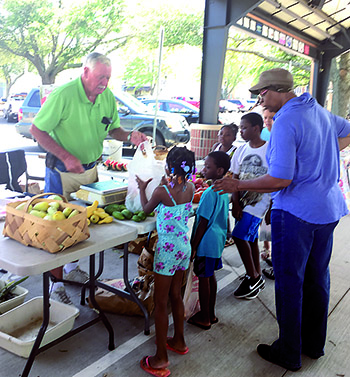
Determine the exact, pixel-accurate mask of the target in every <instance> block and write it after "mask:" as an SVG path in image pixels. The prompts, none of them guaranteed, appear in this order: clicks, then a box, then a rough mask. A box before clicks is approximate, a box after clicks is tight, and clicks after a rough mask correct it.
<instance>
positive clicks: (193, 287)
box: [183, 262, 201, 321]
mask: <svg viewBox="0 0 350 377" xmlns="http://www.w3.org/2000/svg"><path fill="white" fill-rule="evenodd" d="M198 292H199V279H198V277H197V276H196V275H195V274H194V272H193V262H191V263H190V268H189V270H188V272H187V282H186V288H185V293H184V299H183V301H184V307H185V320H186V321H187V320H188V319H189V318H190V317H192V316H193V315H195V314H196V313H197V312H199V311H200V310H201V308H200V304H199V293H198Z"/></svg>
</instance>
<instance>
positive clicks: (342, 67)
mask: <svg viewBox="0 0 350 377" xmlns="http://www.w3.org/2000/svg"><path fill="white" fill-rule="evenodd" d="M338 93H339V107H338V115H340V116H341V117H343V118H345V117H346V116H347V115H348V113H349V101H350V52H346V53H345V54H343V55H341V57H340V62H339V82H338Z"/></svg>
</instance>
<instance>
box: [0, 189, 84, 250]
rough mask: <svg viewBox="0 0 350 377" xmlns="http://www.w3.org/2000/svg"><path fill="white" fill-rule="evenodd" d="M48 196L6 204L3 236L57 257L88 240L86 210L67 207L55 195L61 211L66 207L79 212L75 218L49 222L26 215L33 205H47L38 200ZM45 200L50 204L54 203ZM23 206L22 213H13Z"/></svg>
mask: <svg viewBox="0 0 350 377" xmlns="http://www.w3.org/2000/svg"><path fill="white" fill-rule="evenodd" d="M51 194H52V193H43V194H39V195H36V196H34V197H32V198H31V199H29V200H24V201H23V200H22V201H18V202H12V203H8V204H7V205H6V221H5V226H4V230H3V235H4V236H7V237H10V238H13V239H14V240H16V241H18V242H20V243H22V244H23V245H26V246H34V247H36V248H38V249H43V250H47V251H49V252H50V253H57V252H58V251H62V250H64V249H67V247H69V246H72V245H75V244H76V243H78V242H81V241H84V240H86V239H87V238H89V237H90V232H89V228H88V224H87V216H86V209H85V208H84V207H81V206H78V205H75V204H71V203H68V202H67V199H66V198H65V197H63V196H61V195H58V196H60V197H62V199H63V201H58V202H59V203H60V205H61V207H63V209H64V208H66V207H69V208H72V209H76V210H78V211H79V213H78V214H77V215H75V216H73V217H71V218H68V219H65V220H57V221H53V220H52V221H50V220H44V219H41V218H39V217H36V216H34V215H31V214H29V213H27V209H28V207H29V205H30V204H32V205H34V204H35V203H38V202H42V201H48V199H40V197H42V196H46V195H51ZM54 195H57V194H54ZM49 200H50V202H54V201H55V200H52V199H49ZM23 202H26V203H27V204H26V206H25V208H24V210H18V209H16V207H17V206H18V205H19V204H21V203H23Z"/></svg>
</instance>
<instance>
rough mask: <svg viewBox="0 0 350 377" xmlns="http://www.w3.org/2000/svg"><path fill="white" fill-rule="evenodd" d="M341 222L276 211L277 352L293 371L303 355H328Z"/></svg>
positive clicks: (273, 240)
mask: <svg viewBox="0 0 350 377" xmlns="http://www.w3.org/2000/svg"><path fill="white" fill-rule="evenodd" d="M337 224H338V221H336V222H334V223H331V224H311V223H308V222H306V221H303V220H301V219H299V218H297V217H295V216H293V215H291V214H290V213H289V212H285V211H282V210H272V213H271V227H272V262H273V268H274V274H275V294H276V313H277V321H278V325H279V338H278V340H276V341H275V342H274V344H273V347H272V350H273V352H274V353H275V354H276V356H277V357H278V358H279V359H280V360H282V361H283V362H284V363H286V364H287V365H289V366H291V367H300V366H301V353H302V352H304V353H306V354H307V355H309V356H312V357H315V358H316V357H319V356H322V355H324V345H325V341H326V333H327V316H328V305H329V287H330V279H329V261H330V258H331V254H332V246H333V232H334V229H335V227H336V226H337Z"/></svg>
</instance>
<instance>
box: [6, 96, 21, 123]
mask: <svg viewBox="0 0 350 377" xmlns="http://www.w3.org/2000/svg"><path fill="white" fill-rule="evenodd" d="M25 97H26V96H25V95H22V94H21V95H14V96H11V97H10V99H9V100H8V101H7V102H6V106H5V109H4V111H3V114H4V118H5V119H7V122H12V123H15V122H17V121H18V111H19V109H20V107H21V106H22V104H23V101H24V99H25Z"/></svg>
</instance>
